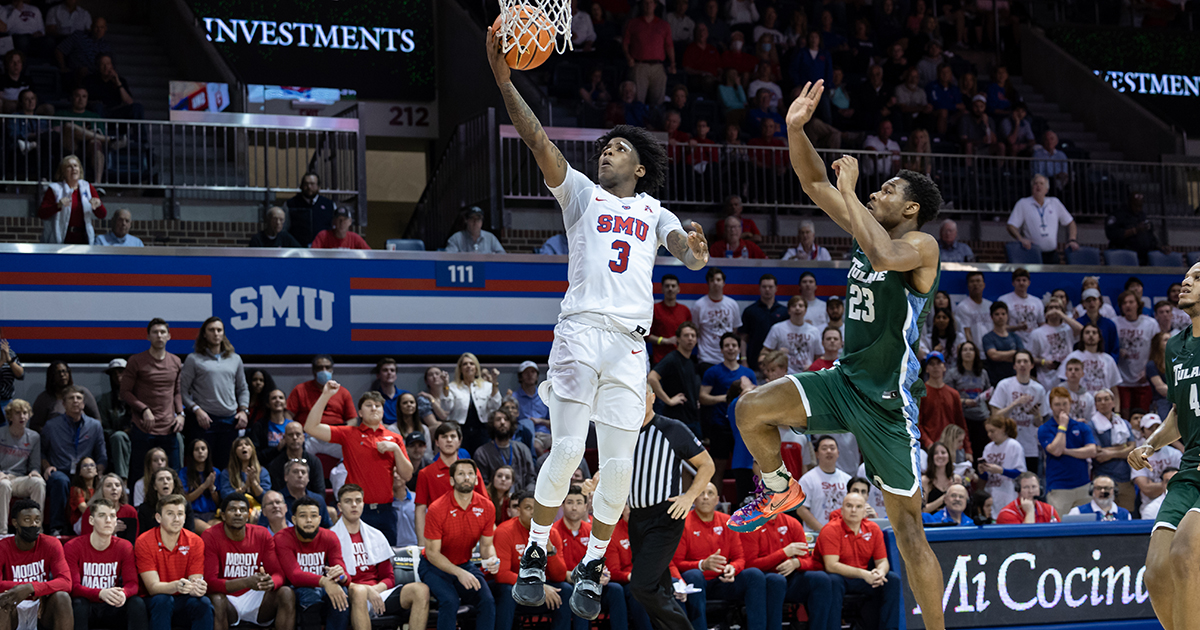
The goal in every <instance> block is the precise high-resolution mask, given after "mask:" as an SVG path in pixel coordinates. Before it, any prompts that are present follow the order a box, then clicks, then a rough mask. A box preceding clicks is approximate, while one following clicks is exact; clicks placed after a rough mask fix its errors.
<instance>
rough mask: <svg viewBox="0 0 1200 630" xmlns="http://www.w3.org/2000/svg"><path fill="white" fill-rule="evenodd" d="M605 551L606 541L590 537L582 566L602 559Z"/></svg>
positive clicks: (606, 548)
mask: <svg viewBox="0 0 1200 630" xmlns="http://www.w3.org/2000/svg"><path fill="white" fill-rule="evenodd" d="M606 550H608V541H607V540H600V539H599V538H597V537H595V536H592V537H591V538H590V539H588V546H587V553H585V554H584V555H583V564H587V563H589V562H591V561H592V560H596V559H598V558H603V557H604V552H605V551H606Z"/></svg>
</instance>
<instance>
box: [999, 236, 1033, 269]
mask: <svg viewBox="0 0 1200 630" xmlns="http://www.w3.org/2000/svg"><path fill="white" fill-rule="evenodd" d="M1004 251H1005V253H1006V254H1007V255H1008V262H1010V263H1013V264H1015V265H1040V264H1042V248H1040V247H1038V246H1037V245H1036V244H1034V245H1033V246H1032V247H1030V248H1029V249H1025V248H1024V247H1021V244H1020V243H1018V242H1016V241H1010V242H1008V243H1005V244H1004Z"/></svg>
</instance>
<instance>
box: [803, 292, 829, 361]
mask: <svg viewBox="0 0 1200 630" xmlns="http://www.w3.org/2000/svg"><path fill="white" fill-rule="evenodd" d="M806 302H807V304H808V310H806V311H804V321H806V322H808V323H810V324H812V325H813V326H815V327H816V328H817V330H819V331H823V330H825V327H826V326H828V325H829V311H828V310H827V308H828V307H827V306H826V304H825V300H822V299H821V298H818V297H815V298H813V299H811V300H806ZM818 354H820V353H818Z"/></svg>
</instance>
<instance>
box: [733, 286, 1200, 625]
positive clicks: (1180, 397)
mask: <svg viewBox="0 0 1200 630" xmlns="http://www.w3.org/2000/svg"><path fill="white" fill-rule="evenodd" d="M1179 308H1181V309H1183V312H1185V313H1187V314H1188V317H1191V318H1192V323H1191V325H1189V326H1188V327H1187V328H1185V329H1183V332H1181V333H1179V334H1177V335H1175V336H1174V337H1171V339H1170V340H1169V341H1167V352H1166V363H1167V370H1166V374H1163V378H1164V379H1165V380H1166V381H1167V400H1169V401H1171V404H1172V409H1171V413H1169V414H1167V419H1166V420H1165V421H1163V423H1162V425H1161V426H1159V427H1158V430H1156V431H1155V432H1154V434H1153V435H1151V436H1150V439H1149V440H1146V444H1145V446H1141V447H1138V448H1136V449H1134V450H1133V452H1131V453H1130V454H1129V465H1130V466H1131V467H1133V469H1134V470H1141V469H1143V468H1146V467H1147V466H1149V465H1150V461H1149V460H1150V456H1151V455H1152V454H1153V453H1154V452H1155V451H1157V450H1158V449H1160V448H1162V447H1164V446H1166V445H1167V444H1170V443H1172V442H1174V441H1175V440H1179V439H1182V440H1183V447H1184V452H1183V460H1182V461H1181V462H1180V464H1179V472H1178V473H1177V474H1176V475H1175V476H1174V477H1173V478H1172V479H1171V481H1170V483H1168V484H1167V496H1166V497H1164V498H1163V504H1162V507H1161V508H1160V509H1159V511H1158V518H1157V520H1156V521H1155V523H1154V532H1153V533H1152V534H1150V549H1149V550H1148V551H1147V552H1146V587H1147V588H1148V589H1149V590H1150V603H1151V604H1152V605H1153V606H1154V614H1155V615H1157V616H1158V621H1159V622H1160V623H1162V626H1163V628H1166V630H1185V629H1188V628H1198V627H1200V598H1197V597H1195V595H1196V593H1200V263H1197V264H1195V265H1192V268H1191V269H1188V272H1187V275H1186V276H1184V278H1183V288H1182V289H1180V292H1179ZM739 412H740V410H739Z"/></svg>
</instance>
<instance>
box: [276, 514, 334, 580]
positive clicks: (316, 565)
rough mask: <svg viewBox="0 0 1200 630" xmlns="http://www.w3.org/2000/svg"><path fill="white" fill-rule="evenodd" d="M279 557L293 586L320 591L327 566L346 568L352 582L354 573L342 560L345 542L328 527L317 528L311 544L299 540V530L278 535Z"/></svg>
mask: <svg viewBox="0 0 1200 630" xmlns="http://www.w3.org/2000/svg"><path fill="white" fill-rule="evenodd" d="M275 558H276V559H277V560H278V561H279V568H280V569H282V570H283V576H284V577H285V578H287V581H288V582H289V583H290V584H291V585H292V586H299V587H307V588H316V587H318V586H320V585H321V578H322V577H324V576H325V567H331V566H334V565H337V566H340V567H342V571H345V572H346V576H347V579H349V575H350V572H349V571H346V563H345V562H344V561H343V560H342V543H341V542H340V541H339V540H338V537H337V534H335V533H333V532H331V531H329V530H328V529H325V528H324V527H319V528H317V535H316V536H315V537H314V538H313V539H312V540H311V541H310V542H302V541H301V540H300V539H299V538H297V537H296V528H295V527H289V528H287V529H285V530H283V531H281V532H279V533H278V534H275Z"/></svg>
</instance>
